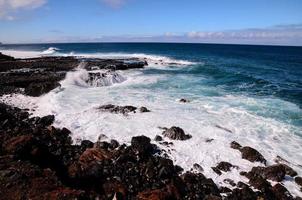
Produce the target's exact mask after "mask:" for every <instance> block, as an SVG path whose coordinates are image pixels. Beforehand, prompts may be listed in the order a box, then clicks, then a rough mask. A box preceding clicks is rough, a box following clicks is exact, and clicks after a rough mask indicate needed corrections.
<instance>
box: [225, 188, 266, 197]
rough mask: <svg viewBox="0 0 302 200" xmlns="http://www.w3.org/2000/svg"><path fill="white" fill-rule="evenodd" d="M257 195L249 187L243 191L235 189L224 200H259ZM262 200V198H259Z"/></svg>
mask: <svg viewBox="0 0 302 200" xmlns="http://www.w3.org/2000/svg"><path fill="white" fill-rule="evenodd" d="M257 197H258V195H257V193H255V192H254V191H253V190H252V189H250V188H248V187H244V188H242V189H239V188H235V189H234V190H233V191H232V192H231V193H229V194H228V195H227V196H226V197H225V198H224V199H226V200H257V199H258V198H257ZM259 199H260V198H259Z"/></svg>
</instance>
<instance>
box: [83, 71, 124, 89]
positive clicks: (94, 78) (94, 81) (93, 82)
mask: <svg viewBox="0 0 302 200" xmlns="http://www.w3.org/2000/svg"><path fill="white" fill-rule="evenodd" d="M88 75H89V79H88V80H87V81H86V82H87V83H88V85H90V86H92V87H102V86H110V85H113V84H116V83H121V82H124V81H125V80H126V78H124V77H123V76H122V75H120V74H119V73H117V72H112V71H109V72H105V73H102V72H89V73H88Z"/></svg>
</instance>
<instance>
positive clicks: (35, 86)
mask: <svg viewBox="0 0 302 200" xmlns="http://www.w3.org/2000/svg"><path fill="white" fill-rule="evenodd" d="M60 86H61V85H60V83H58V82H43V83H31V84H29V85H28V86H27V87H26V88H25V94H27V95H29V96H33V97H38V96H41V95H42V94H45V93H48V92H49V91H51V90H53V89H55V88H57V87H60Z"/></svg>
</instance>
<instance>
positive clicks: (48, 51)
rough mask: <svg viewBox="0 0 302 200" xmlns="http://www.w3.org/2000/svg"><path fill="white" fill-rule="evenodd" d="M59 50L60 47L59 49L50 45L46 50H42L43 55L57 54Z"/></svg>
mask: <svg viewBox="0 0 302 200" xmlns="http://www.w3.org/2000/svg"><path fill="white" fill-rule="evenodd" d="M59 50H60V49H58V48H56V47H49V48H48V49H46V50H45V51H42V53H41V55H52V54H55V53H56V52H57V51H59Z"/></svg>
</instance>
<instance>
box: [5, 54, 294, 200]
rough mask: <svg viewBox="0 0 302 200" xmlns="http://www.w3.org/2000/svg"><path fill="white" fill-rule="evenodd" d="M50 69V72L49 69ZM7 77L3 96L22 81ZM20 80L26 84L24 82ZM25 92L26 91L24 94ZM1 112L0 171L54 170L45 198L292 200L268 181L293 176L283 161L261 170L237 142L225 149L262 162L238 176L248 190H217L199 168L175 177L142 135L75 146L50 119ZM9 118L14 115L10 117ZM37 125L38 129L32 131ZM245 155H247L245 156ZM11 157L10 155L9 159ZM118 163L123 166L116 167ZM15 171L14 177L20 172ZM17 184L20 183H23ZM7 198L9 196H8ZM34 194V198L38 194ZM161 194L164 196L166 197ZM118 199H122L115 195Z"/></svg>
mask: <svg viewBox="0 0 302 200" xmlns="http://www.w3.org/2000/svg"><path fill="white" fill-rule="evenodd" d="M7 59H9V60H7ZM47 59H50V58H47V57H45V58H41V59H34V60H35V61H32V60H31V59H29V60H26V61H27V62H26V63H29V65H30V66H32V63H31V62H38V63H39V62H44V63H47ZM51 59H55V61H54V60H51V63H53V62H57V61H58V60H57V59H60V58H51ZM64 59H68V61H67V64H66V66H68V67H67V68H65V66H64V67H63V69H65V71H68V70H73V69H74V68H75V67H76V66H77V65H78V63H79V62H76V61H75V60H74V58H72V57H70V58H64ZM41 60H42V61H41ZM23 61H24V60H18V61H11V58H5V61H4V62H23ZM81 61H83V60H81ZM86 62H88V63H89V62H90V63H92V64H91V65H86V67H87V66H88V67H89V66H90V67H92V66H94V65H101V63H102V62H105V63H106V64H105V66H107V65H109V66H115V67H116V66H121V67H120V68H118V69H128V68H131V67H126V68H125V65H124V64H122V65H119V64H120V60H110V61H108V60H105V61H104V60H97V61H96V60H88V61H87V60H86ZM96 62H97V64H96ZM71 63H76V64H72V65H71ZM127 63H128V64H129V63H130V64H129V65H131V63H132V64H133V62H127ZM134 64H135V66H136V67H138V68H141V67H143V66H144V65H146V63H145V62H143V63H142V61H140V62H139V65H136V64H137V63H134ZM142 65H143V66H142ZM2 66H3V65H2ZM10 66H11V65H10ZM15 66H16V68H17V69H19V68H24V65H22V67H20V66H18V64H17V65H15ZM70 66H72V67H70ZM56 67H57V66H56ZM46 68H47V67H46ZM48 68H52V66H50V67H48ZM66 69H67V70H66ZM110 70H113V71H114V69H110ZM48 71H49V70H48ZM51 71H55V72H54V74H55V75H56V74H57V72H61V70H56V69H52V70H51ZM34 72H35V73H36V72H37V71H36V70H34ZM26 73H27V75H28V74H32V73H33V71H29V72H26ZM11 74H13V75H18V73H17V74H16V72H13V73H11ZM47 74H49V73H47ZM65 74H66V73H64V74H63V76H60V77H59V78H54V79H53V80H54V81H53V82H54V83H57V82H58V81H60V80H62V79H63V78H64V77H65ZM100 75H101V74H100ZM101 76H102V75H101ZM48 78H49V77H47V79H48ZM11 79H12V80H14V81H13V82H10V81H7V82H5V84H4V85H5V86H7V87H8V88H10V87H11V86H13V89H11V90H10V89H7V90H6V91H5V92H3V94H11V93H13V92H16V88H15V87H17V86H18V87H19V84H20V82H18V81H16V80H18V79H16V78H15V77H13V78H11ZM11 79H9V80H11ZM2 80H4V79H2ZM37 80H39V81H37ZM16 82H17V84H16ZM21 82H22V83H24V81H23V80H22V81H21ZM44 82H45V79H41V77H39V79H32V81H29V82H26V85H22V87H24V88H25V90H24V91H25V92H26V88H27V87H29V86H30V84H32V83H35V84H42V85H43V83H44ZM57 86H58V85H56V84H53V85H52V87H45V86H39V87H38V88H39V89H38V92H37V93H35V94H34V95H36V96H39V95H41V94H44V93H47V92H49V91H50V90H51V89H54V88H55V87H57ZM30 88H37V87H34V86H33V85H31V87H30ZM30 88H29V89H30ZM41 88H43V89H41ZM1 89H2V87H1ZM29 89H27V91H28V90H29ZM21 92H22V90H21ZM27 94H29V95H32V94H33V93H30V92H29V93H27ZM1 112H2V113H1V114H3V116H4V117H3V121H2V122H1V123H4V125H5V126H3V128H2V129H3V130H2V131H1V132H2V136H3V137H2V138H1V139H3V140H2V144H4V145H3V146H2V149H3V150H2V151H1V153H2V154H3V155H2V159H3V163H4V165H3V168H2V167H1V169H4V170H6V169H8V168H10V167H11V166H13V165H15V164H16V163H15V162H16V161H17V160H19V159H21V160H22V161H21V163H22V164H21V166H20V167H21V168H22V167H24V166H23V165H30V166H31V165H34V166H35V167H34V168H38V169H37V171H39V170H42V171H43V173H46V174H47V173H49V171H45V170H44V168H50V171H52V173H55V174H56V175H53V176H52V175H49V178H50V179H58V182H57V183H56V184H54V186H52V189H51V190H47V187H49V184H50V183H48V182H46V183H45V185H44V186H45V188H46V189H45V192H49V193H48V195H50V196H52V195H59V194H58V193H56V192H57V191H59V190H60V192H61V191H64V192H65V193H64V192H63V193H64V194H66V195H67V196H68V195H71V196H68V197H67V198H73V197H77V198H88V199H89V198H95V197H97V196H99V197H100V198H101V199H102V198H104V199H106V198H109V199H110V198H113V196H116V198H121V199H127V198H128V199H129V198H130V199H131V198H138V199H152V198H154V199H169V198H170V199H190V198H191V199H194V198H196V199H203V198H206V199H215V198H216V199H217V198H218V199H219V198H221V197H223V198H224V199H236V198H237V199H244V197H245V198H246V199H257V197H263V198H264V199H290V198H291V197H290V196H289V192H288V191H287V190H286V188H285V187H284V186H282V185H281V184H276V185H274V186H272V185H271V183H270V182H269V181H268V180H267V179H270V180H272V179H273V180H274V181H277V182H278V181H282V180H283V179H284V178H285V176H293V177H296V174H295V173H294V172H293V171H294V170H292V169H291V168H290V167H288V166H287V165H285V163H284V162H285V161H284V160H282V159H280V160H279V162H281V163H282V164H276V165H273V166H267V167H265V163H264V160H265V158H263V156H262V155H261V154H260V153H259V152H258V151H257V150H255V149H253V150H251V148H245V147H240V146H239V145H238V144H236V143H232V144H225V145H231V146H232V147H234V148H236V149H238V151H239V152H241V153H242V157H244V158H249V159H250V161H252V162H254V161H261V162H263V166H262V167H256V168H253V169H252V170H251V171H250V172H248V173H242V174H243V176H246V177H247V179H248V180H249V181H248V182H249V184H250V186H248V185H246V184H244V183H242V182H240V183H239V182H238V184H237V185H236V184H235V185H234V184H233V183H232V180H226V182H229V185H230V188H231V189H230V188H229V189H227V188H224V187H220V186H219V185H218V186H217V185H216V184H215V183H214V182H213V180H212V179H208V178H206V177H204V175H202V168H200V167H198V165H195V167H194V170H193V171H195V173H193V172H187V173H184V172H182V173H183V174H181V173H179V172H180V171H181V170H180V168H179V167H177V166H174V165H173V163H172V161H171V160H170V159H168V158H161V157H158V156H157V155H158V153H159V152H158V151H161V149H159V147H155V146H154V145H152V144H150V141H151V139H148V138H146V137H143V136H142V137H138V138H132V142H131V145H130V146H127V145H117V143H118V142H117V141H111V142H110V143H107V142H105V141H102V140H100V141H98V142H96V143H92V142H90V141H82V142H81V145H73V144H72V143H71V141H70V138H69V136H68V135H69V134H70V132H69V131H67V130H66V129H62V130H60V129H56V128H54V127H50V126H49V125H51V123H52V122H53V120H54V119H53V117H50V116H48V117H46V118H44V119H43V118H41V119H35V120H33V119H30V118H29V114H28V113H27V112H23V111H21V110H18V109H12V108H11V107H9V106H6V105H2V109H1ZM151 112H152V111H151ZM26 113H27V114H26ZM122 114H123V113H122ZM9 115H10V116H12V117H11V118H8V116H9ZM1 119H2V118H1ZM7 119H8V120H7ZM42 119H43V120H42ZM49 119H51V120H49ZM41 121H42V122H41ZM43 121H44V122H43ZM45 121H46V123H45ZM23 122H25V125H26V126H29V127H30V129H29V130H27V131H24V132H23V131H22V133H20V130H18V129H19V128H21V130H22V128H23V127H22V126H20V124H22V123H23ZM7 124H9V125H7ZM6 127H8V128H6ZM14 127H18V128H17V130H14V129H15V128H14ZM37 127H38V130H36V128H37ZM222 128H224V127H222ZM9 130H10V131H11V134H9V135H7V131H9ZM40 132H43V134H42V135H46V136H47V137H46V138H43V137H44V136H43V137H42V135H40ZM62 132H63V133H62ZM36 134H37V135H36ZM56 134H59V135H60V134H62V135H65V136H64V137H63V138H61V139H59V140H62V141H54V142H53V144H54V145H51V146H50V147H49V146H47V145H46V146H45V144H47V143H48V142H50V141H52V140H55V138H56ZM53 135H55V137H53ZM41 137H42V138H41ZM58 137H59V136H58ZM37 140H38V141H37ZM41 141H42V142H41ZM209 142H211V141H209ZM29 144H30V145H29ZM32 144H34V145H32ZM32 146H37V148H36V149H32ZM231 146H230V148H231ZM79 149H81V150H79ZM62 150H63V151H62ZM58 151H59V153H58ZM64 151H65V152H64ZM37 152H38V153H37ZM243 152H245V153H243ZM23 153H24V154H25V155H24V154H23ZM66 153H67V154H68V155H69V154H71V155H72V156H71V158H65V154H66ZM67 154H66V155H67ZM75 154H76V155H75ZM246 154H247V156H244V155H246ZM249 154H251V155H249ZM9 155H13V156H9ZM117 155H118V156H117ZM133 155H136V156H133ZM121 156H122V157H124V158H126V159H125V160H123V159H122V161H121V160H119V159H120V157H121ZM45 157H53V159H54V160H53V162H54V163H59V164H58V166H56V165H55V166H52V164H51V163H52V162H49V161H46V160H45ZM64 159H67V161H66V163H64V162H65V161H64ZM119 161H120V162H121V163H118V162H119ZM129 161H130V164H129V165H130V166H127V164H128V162H129ZM149 162H153V163H155V164H153V165H152V166H148V165H147V164H148V163H149ZM1 163H2V162H1ZM7 163H8V165H7ZM113 163H115V164H113ZM116 163H117V164H116ZM154 165H155V166H154ZM62 166H63V167H62ZM61 167H62V168H61ZM115 167H117V168H115ZM192 167H193V166H192ZM212 167H213V168H214V169H213V170H214V171H215V172H216V173H217V174H219V173H228V171H229V170H231V169H232V168H236V165H233V164H230V163H227V162H222V163H218V165H217V166H212ZM108 168H114V169H115V170H113V171H112V172H110V173H109V174H107V175H104V173H105V171H106V170H108ZM154 168H155V169H157V170H155V171H153V172H152V173H153V176H151V178H150V177H149V174H148V173H147V171H148V170H151V169H154ZM91 169H94V170H91ZM132 170H134V180H129V178H130V177H131V176H133V175H131V173H132ZM66 171H68V172H66ZM119 171H128V172H129V174H127V175H125V176H122V177H120V176H121V174H119V176H117V177H119V178H116V175H117V174H116V173H121V172H119ZM196 171H197V172H196ZM221 171H223V172H221ZM39 172H41V171H39ZM16 173H17V174H18V172H16ZM62 173H63V174H62ZM65 173H66V174H65ZM91 173H92V174H91ZM100 173H101V175H100ZM59 174H61V175H59ZM280 174H281V175H280ZM19 175H20V174H19ZM56 176H58V177H56ZM66 176H67V177H66ZM31 178H32V177H31ZM34 178H40V177H34ZM132 178H133V177H132ZM140 178H141V179H140ZM104 179H106V180H107V179H109V180H107V181H105V182H102V181H104ZM116 179H117V180H116ZM137 179H139V184H136V185H134V183H135V182H136V181H137ZM5 180H8V181H9V182H10V180H9V179H5ZM20 181H21V182H22V181H23V180H20ZM95 181H97V182H95ZM98 181H101V182H102V183H99V182H98ZM128 181H129V182H131V183H132V184H129V183H128ZM298 181H299V178H298ZM69 182H72V183H75V185H72V184H69ZM23 183H25V182H23ZM83 183H85V184H83ZM89 183H91V184H89ZM151 183H152V184H151ZM7 184H8V183H6V184H4V185H5V186H6V185H7ZM86 184H88V185H86ZM1 185H3V184H1ZM121 185H122V186H121ZM18 186H19V184H17V185H14V187H11V188H12V191H13V190H17V191H20V194H22V195H24V193H27V191H25V190H23V189H22V188H18ZM251 186H253V187H254V188H256V189H258V190H259V191H257V192H255V191H253V190H252V189H251V188H250V187H251ZM64 187H66V188H64ZM53 188H54V189H53ZM62 188H63V189H62ZM100 188H101V189H100ZM133 188H134V189H133ZM5 190H6V191H8V190H7V189H4V188H3V190H2V191H5ZM125 191H126V192H125ZM33 192H34V191H33ZM7 194H9V192H8V193H7ZM33 194H35V195H37V194H36V193H33ZM163 194H166V195H167V196H165V195H163ZM77 195H78V196H77ZM81 195H82V196H81ZM102 195H105V196H102ZM119 195H122V196H121V197H118V196H119ZM196 195H197V196H196ZM214 196H215V197H214ZM55 198H61V197H60V196H55ZM8 199H9V196H8Z"/></svg>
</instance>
